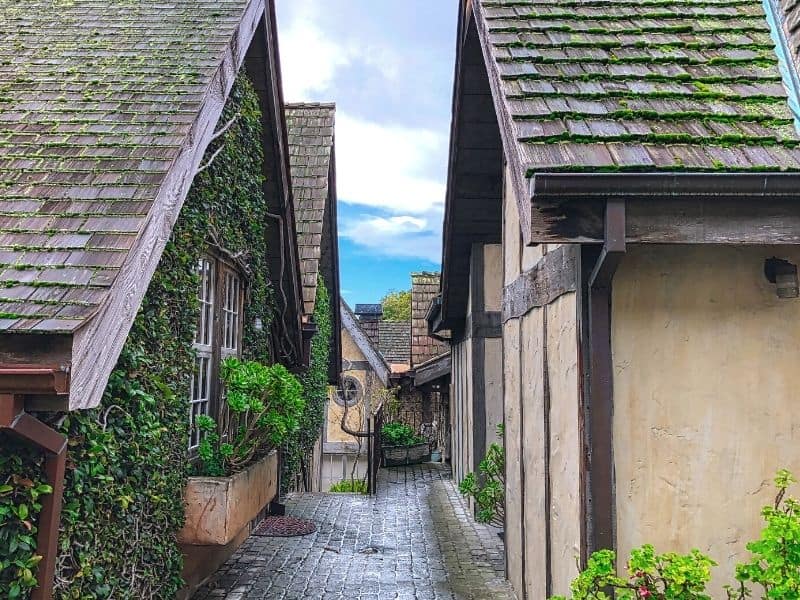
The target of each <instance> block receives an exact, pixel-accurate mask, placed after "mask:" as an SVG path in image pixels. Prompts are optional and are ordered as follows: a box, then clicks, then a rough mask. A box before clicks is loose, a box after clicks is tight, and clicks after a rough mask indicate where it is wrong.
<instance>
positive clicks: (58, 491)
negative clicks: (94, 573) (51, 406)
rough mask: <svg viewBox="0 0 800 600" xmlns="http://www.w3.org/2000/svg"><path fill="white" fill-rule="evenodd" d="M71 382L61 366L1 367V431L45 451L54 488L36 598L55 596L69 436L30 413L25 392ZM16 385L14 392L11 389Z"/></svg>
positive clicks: (41, 541) (46, 501) (42, 523)
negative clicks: (27, 411) (52, 367)
mask: <svg viewBox="0 0 800 600" xmlns="http://www.w3.org/2000/svg"><path fill="white" fill-rule="evenodd" d="M68 386H69V384H68V375H67V374H66V373H65V372H64V370H63V369H60V368H55V369H51V368H40V367H13V368H3V367H0V431H3V432H5V433H8V434H10V435H11V436H13V437H15V438H17V439H19V440H20V441H22V442H24V443H26V444H29V445H30V446H33V447H34V448H37V449H39V450H41V451H42V452H43V453H44V455H45V464H44V471H45V477H46V478H47V483H48V484H49V485H50V486H51V487H52V488H53V493H51V494H47V495H45V496H43V497H42V511H41V513H40V515H39V533H38V536H37V540H36V542H37V546H36V552H37V554H39V555H40V556H42V561H41V562H40V563H39V567H38V569H37V575H36V579H37V582H38V585H37V587H36V588H35V589H34V590H32V592H31V599H32V600H51V599H52V597H53V581H54V578H55V570H56V555H57V552H58V529H59V525H60V521H61V502H62V499H63V496H64V471H65V467H66V462H67V438H66V437H65V436H63V435H61V434H60V433H58V432H57V431H55V430H54V429H51V428H50V427H48V426H47V425H46V424H45V423H43V422H42V421H40V420H39V419H37V418H35V417H33V416H32V415H30V414H28V413H26V412H25V403H24V396H23V394H31V393H48V394H53V393H55V394H66V393H67V391H68ZM15 387H16V388H17V389H16V390H15V391H14V392H9V391H8V390H9V389H10V388H15ZM2 392H5V393H2Z"/></svg>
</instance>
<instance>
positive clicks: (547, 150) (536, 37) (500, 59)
mask: <svg viewBox="0 0 800 600" xmlns="http://www.w3.org/2000/svg"><path fill="white" fill-rule="evenodd" d="M476 11H477V16H478V27H479V30H480V33H481V37H482V39H483V43H484V45H486V46H487V47H488V48H489V49H490V51H491V54H492V56H493V58H494V60H493V61H491V64H490V65H489V68H490V69H492V70H493V71H494V72H493V75H494V77H493V79H494V81H495V88H496V89H495V93H496V94H499V95H500V98H499V99H500V104H501V106H502V110H503V112H504V113H505V114H504V115H503V117H504V118H505V119H506V121H507V123H509V126H508V127H507V129H508V130H510V132H511V135H512V136H513V138H514V139H516V141H517V151H518V154H519V158H520V162H521V163H522V165H523V168H524V170H525V174H526V175H527V176H532V175H533V174H535V173H536V172H542V171H648V170H668V171H669V170H675V171H717V170H726V171H753V170H755V171H763V170H775V171H780V170H792V171H798V170H800V136H798V132H797V130H796V128H795V126H794V117H793V114H792V112H791V110H790V108H789V105H788V99H787V91H786V88H785V86H784V85H783V82H782V77H781V72H780V68H779V64H778V57H777V54H776V51H775V48H774V43H773V40H772V38H771V31H770V27H769V24H768V22H767V19H766V16H765V13H764V8H763V5H762V2H761V0H642V1H634V0H603V1H600V0H584V1H580V2H578V1H573V0H567V1H561V0H481V1H480V3H479V5H478V6H477V9H476Z"/></svg>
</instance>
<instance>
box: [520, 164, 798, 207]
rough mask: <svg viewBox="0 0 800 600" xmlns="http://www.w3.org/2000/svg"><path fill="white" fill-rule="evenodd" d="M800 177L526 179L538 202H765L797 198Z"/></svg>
mask: <svg viewBox="0 0 800 600" xmlns="http://www.w3.org/2000/svg"><path fill="white" fill-rule="evenodd" d="M798 184H800V173H785V172H779V171H774V172H752V173H731V172H696V173H692V172H657V171H656V172H643V173H607V172H603V173H591V172H588V173H537V174H535V175H534V176H533V177H531V178H530V199H531V201H532V202H534V204H535V203H537V202H540V201H552V200H559V201H566V200H594V199H597V198H603V199H605V198H619V197H624V198H638V197H646V198H659V199H669V198H685V197H692V198H697V197H700V196H705V197H724V198H732V197H736V198H751V199H756V198H765V197H787V196H792V197H796V196H797V190H798Z"/></svg>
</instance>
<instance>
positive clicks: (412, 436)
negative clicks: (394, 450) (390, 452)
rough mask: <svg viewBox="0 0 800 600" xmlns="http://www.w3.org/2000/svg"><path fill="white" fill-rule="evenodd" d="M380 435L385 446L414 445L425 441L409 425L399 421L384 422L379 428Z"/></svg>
mask: <svg viewBox="0 0 800 600" xmlns="http://www.w3.org/2000/svg"><path fill="white" fill-rule="evenodd" d="M381 437H382V438H383V444H384V445H385V446H414V445H416V444H424V443H425V442H426V440H425V438H423V437H422V436H419V435H417V434H416V433H415V432H414V429H413V428H412V427H411V426H410V425H406V424H405V423H399V422H394V423H386V425H384V426H383V428H382V429H381Z"/></svg>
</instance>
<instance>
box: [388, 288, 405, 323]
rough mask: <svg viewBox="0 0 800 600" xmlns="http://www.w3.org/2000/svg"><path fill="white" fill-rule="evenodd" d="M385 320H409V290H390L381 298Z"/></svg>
mask: <svg viewBox="0 0 800 600" xmlns="http://www.w3.org/2000/svg"><path fill="white" fill-rule="evenodd" d="M381 305H382V306H383V319H384V320H385V321H410V320H411V291H410V290H406V291H400V292H399V291H397V290H392V291H390V292H389V293H387V294H386V295H385V296H384V297H383V299H382V300H381Z"/></svg>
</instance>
